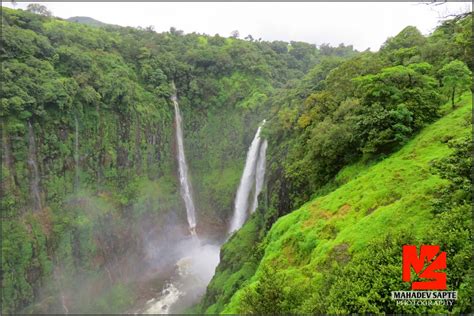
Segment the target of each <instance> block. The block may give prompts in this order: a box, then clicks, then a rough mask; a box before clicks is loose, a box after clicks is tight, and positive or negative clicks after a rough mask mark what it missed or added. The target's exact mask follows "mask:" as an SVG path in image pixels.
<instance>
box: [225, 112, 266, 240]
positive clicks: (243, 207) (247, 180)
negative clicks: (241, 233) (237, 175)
mask: <svg viewBox="0 0 474 316" xmlns="http://www.w3.org/2000/svg"><path fill="white" fill-rule="evenodd" d="M264 124H265V120H263V122H262V124H260V126H259V127H258V129H257V133H256V134H255V137H254V139H253V140H252V143H251V144H250V148H249V151H248V153H247V159H246V161H245V167H244V172H243V173H242V178H241V179H240V184H239V188H238V189H237V195H236V197H235V208H234V216H233V217H232V220H231V223H230V228H229V233H232V232H234V231H236V230H238V229H239V228H240V227H242V225H243V224H244V222H245V219H246V218H247V211H248V206H249V196H250V193H251V191H252V188H253V186H254V184H255V172H256V170H255V168H256V165H257V159H258V155H259V149H260V145H261V139H260V131H261V129H262V126H263V125H264Z"/></svg>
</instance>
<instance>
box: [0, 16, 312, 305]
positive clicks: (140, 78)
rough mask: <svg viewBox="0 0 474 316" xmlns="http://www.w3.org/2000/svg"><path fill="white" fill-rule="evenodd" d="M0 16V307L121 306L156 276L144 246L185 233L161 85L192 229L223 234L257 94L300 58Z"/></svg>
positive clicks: (292, 71) (198, 39) (295, 68)
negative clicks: (176, 107) (144, 279)
mask: <svg viewBox="0 0 474 316" xmlns="http://www.w3.org/2000/svg"><path fill="white" fill-rule="evenodd" d="M2 19H3V30H2V31H3V32H2V52H1V57H2V67H3V70H4V71H3V74H4V85H2V96H1V97H2V109H1V123H2V152H3V154H2V158H3V159H2V190H3V193H4V195H3V196H2V228H3V236H5V238H4V240H3V243H2V251H3V253H2V255H3V258H4V261H3V263H2V265H3V269H2V287H3V293H4V296H3V297H2V302H3V304H2V305H3V308H4V310H3V312H5V313H9V312H18V311H21V310H22V309H23V308H24V307H25V306H28V305H30V304H31V303H32V302H36V304H35V305H33V306H32V307H31V306H30V309H29V311H44V312H51V311H56V312H64V311H65V308H67V309H68V310H69V312H73V311H81V312H85V310H83V308H85V307H84V304H83V302H84V301H87V299H88V298H92V297H94V296H96V297H97V298H98V299H96V300H95V301H94V302H95V303H94V304H92V305H90V306H86V307H87V308H86V309H87V310H89V311H91V312H100V311H103V312H111V311H110V310H109V309H108V308H107V306H111V305H116V304H115V302H114V304H112V303H110V302H112V301H113V300H121V302H122V303H120V304H118V305H117V307H116V311H117V312H120V311H123V310H124V309H125V308H127V306H129V305H130V303H131V302H132V303H133V300H134V299H135V298H134V297H135V295H136V294H135V293H134V292H135V290H136V287H140V286H141V285H140V284H138V285H136V284H135V285H131V284H132V283H134V282H133V279H139V276H138V275H137V273H139V272H140V271H139V270H140V269H142V270H144V271H146V273H144V274H148V272H149V271H151V270H153V269H156V266H154V264H151V263H150V262H148V261H147V260H148V259H146V258H149V257H150V256H151V257H153V255H151V254H150V250H149V248H150V247H149V246H150V245H151V244H154V242H155V243H156V244H158V245H163V244H166V243H171V242H172V241H173V240H174V239H173V238H178V237H176V235H179V234H185V233H186V215H185V211H184V204H183V202H182V200H181V198H180V197H179V182H178V180H177V164H176V160H175V151H176V147H175V137H174V132H175V126H174V123H173V122H174V111H173V106H172V104H171V102H170V97H171V86H170V84H171V81H172V80H174V81H175V82H176V86H177V91H178V99H179V102H180V107H181V111H182V113H183V130H184V147H185V151H186V155H187V159H188V164H189V165H190V178H191V182H192V186H193V189H194V197H195V200H196V204H197V222H198V224H197V230H198V232H200V233H201V234H202V235H203V236H212V237H213V238H221V237H222V235H223V233H224V232H225V230H226V229H227V220H228V218H229V217H230V214H231V211H232V207H233V205H232V202H233V195H234V192H235V189H236V187H237V185H238V181H239V177H240V173H241V169H242V168H243V163H244V159H245V153H246V149H247V146H248V144H249V143H250V141H251V138H252V136H253V133H254V127H256V126H257V124H258V122H259V121H260V120H261V117H262V116H263V114H262V112H263V111H264V109H265V104H264V103H265V101H266V99H267V95H268V94H270V93H271V91H272V90H273V89H274V87H278V86H281V85H282V83H283V82H284V81H286V80H289V79H291V78H295V77H297V76H299V75H300V74H301V73H302V70H303V69H304V68H306V67H309V66H310V64H308V63H307V62H303V61H299V60H298V59H296V58H295V57H293V56H292V55H290V54H289V52H288V50H287V51H286V52H285V53H283V52H280V53H276V52H275V51H274V50H273V49H272V48H271V46H270V43H251V42H247V41H242V40H237V39H225V38H222V37H219V36H214V37H210V36H205V35H197V34H191V35H182V34H181V33H180V32H178V31H176V30H175V31H172V32H169V33H162V34H158V33H155V32H151V31H150V30H139V29H133V28H120V27H116V26H108V25H101V27H100V28H97V27H91V26H88V25H83V24H81V23H71V22H67V21H63V20H59V19H55V18H51V17H44V16H40V15H35V14H31V13H29V12H25V11H18V10H10V9H8V8H2ZM311 47H312V50H310V51H309V53H308V56H307V57H308V58H309V57H311V58H309V59H308V58H307V59H308V60H309V62H311V63H313V64H314V63H315V62H316V56H317V50H316V48H315V47H314V46H311ZM251 60H253V61H251ZM270 65H275V67H274V68H271V67H270ZM173 230H175V232H174V231H173ZM163 235H167V236H166V237H163ZM150 273H151V272H150ZM155 274H156V273H155ZM93 275H96V276H93ZM79 279H80V280H82V281H81V282H78V280H79ZM139 283H140V282H139ZM75 284H76V285H77V287H78V288H79V289H80V291H79V293H80V295H73V294H72V293H73V292H74V291H73V289H74V286H75ZM78 284H79V285H78ZM91 286H95V287H96V288H97V289H98V290H97V292H94V291H92V292H91V291H89V290H88V289H89V288H90V287H91ZM132 289H133V290H132ZM61 293H62V294H61ZM81 295H82V296H81ZM60 297H63V298H64V299H62V300H61V299H59V298H60ZM126 297H129V298H131V299H130V300H129V299H125V298H126ZM109 303H110V304H109ZM65 306H66V307H65ZM31 308H32V309H31Z"/></svg>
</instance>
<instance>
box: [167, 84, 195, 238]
mask: <svg viewBox="0 0 474 316" xmlns="http://www.w3.org/2000/svg"><path fill="white" fill-rule="evenodd" d="M172 87H173V91H174V92H173V95H172V96H171V101H173V104H174V112H175V123H176V143H177V147H178V148H177V159H178V167H179V183H180V186H181V189H180V191H181V197H182V198H183V200H184V204H185V206H186V213H187V217H188V224H189V229H190V231H191V234H193V235H195V234H196V232H195V229H196V216H195V214H194V213H195V207H194V202H193V197H192V193H191V184H190V182H189V179H188V165H187V164H186V157H185V155H184V144H183V129H182V126H181V121H182V119H181V113H180V111H179V105H178V97H177V96H176V87H175V85H174V82H173V83H172Z"/></svg>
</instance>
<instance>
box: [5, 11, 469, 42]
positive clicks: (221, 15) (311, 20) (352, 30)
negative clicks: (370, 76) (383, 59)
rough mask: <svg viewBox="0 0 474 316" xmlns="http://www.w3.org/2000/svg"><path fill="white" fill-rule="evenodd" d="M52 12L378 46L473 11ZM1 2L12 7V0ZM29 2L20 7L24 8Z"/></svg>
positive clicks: (158, 25) (427, 30)
mask: <svg viewBox="0 0 474 316" xmlns="http://www.w3.org/2000/svg"><path fill="white" fill-rule="evenodd" d="M42 4H44V5H46V6H47V7H48V8H49V9H50V10H51V11H52V12H53V15H55V16H58V17H61V18H69V17H72V16H89V17H92V18H94V19H97V20H99V21H102V22H105V23H110V24H117V25H122V26H142V27H146V26H150V25H153V26H154V27H155V30H156V31H157V32H161V31H168V30H169V28H170V27H171V26H174V27H176V28H178V29H180V30H183V31H184V32H185V33H192V32H197V33H205V34H209V35H214V34H216V33H218V34H220V35H222V36H229V35H230V33H231V32H232V31H233V30H238V31H239V32H240V35H241V37H245V36H247V35H248V34H251V35H252V36H253V37H254V38H255V39H258V38H262V39H263V40H269V41H272V40H283V41H291V40H295V41H305V42H308V43H314V44H318V45H319V44H322V43H329V44H331V45H338V44H339V43H344V44H346V45H350V44H352V45H354V47H355V48H356V49H358V50H365V49H367V48H370V49H371V50H378V49H379V47H380V45H381V44H382V43H383V42H384V41H385V40H386V39H387V37H389V36H394V35H396V34H397V33H398V32H400V31H401V30H402V29H403V28H404V27H405V26H407V25H414V26H416V27H417V28H418V29H419V30H420V31H421V32H422V33H423V34H429V33H430V32H431V31H432V30H433V29H434V28H435V27H436V25H438V24H439V21H440V18H442V17H444V16H447V15H448V14H453V13H458V12H460V11H466V10H472V5H471V3H470V2H461V3H459V2H457V3H446V4H443V5H440V6H433V5H426V4H420V3H415V2H408V3H407V2H395V3H380V2H379V3H369V2H367V3H342V2H336V3H321V2H313V3H307V2H299V3H283V2H277V3H268V2H260V3H258V2H232V3H231V2H228V3H214V2H207V3H206V2H202V3H192V2H191V3H186V2H177V3H176V2H175V3H170V2H155V3H150V2H138V3H137V2H135V3H131V2H117V3H112V2H94V3H93V2H82V3H81V2H67V3H65V2H63V3H60V2H47V3H42ZM2 5H5V6H8V7H12V4H11V3H10V2H6V3H3V4H2ZM27 5H28V2H20V3H18V4H17V5H16V8H19V9H24V8H26V6H27Z"/></svg>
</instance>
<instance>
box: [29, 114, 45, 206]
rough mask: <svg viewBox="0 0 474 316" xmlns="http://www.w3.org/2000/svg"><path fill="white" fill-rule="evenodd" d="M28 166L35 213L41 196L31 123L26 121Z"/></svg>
mask: <svg viewBox="0 0 474 316" xmlns="http://www.w3.org/2000/svg"><path fill="white" fill-rule="evenodd" d="M28 165H29V166H30V170H31V182H30V191H31V196H32V200H33V206H34V209H35V211H39V210H41V209H42V205H41V195H40V189H39V184H40V177H39V171H38V164H37V163H36V141H35V132H34V130H33V126H32V125H31V122H30V121H28Z"/></svg>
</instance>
